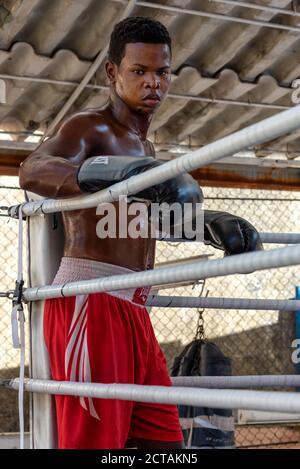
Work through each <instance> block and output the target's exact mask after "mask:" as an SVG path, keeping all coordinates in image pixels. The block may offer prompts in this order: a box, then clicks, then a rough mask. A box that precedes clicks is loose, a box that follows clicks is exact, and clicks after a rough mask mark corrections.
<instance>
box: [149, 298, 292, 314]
mask: <svg viewBox="0 0 300 469" xmlns="http://www.w3.org/2000/svg"><path fill="white" fill-rule="evenodd" d="M146 306H151V307H160V308H207V309H209V308H211V309H249V310H274V311H297V310H300V300H270V299H267V300H261V299H256V298H217V297H216V298H214V297H208V298H207V297H190V296H167V295H151V294H150V295H149V296H148V300H147V302H146Z"/></svg>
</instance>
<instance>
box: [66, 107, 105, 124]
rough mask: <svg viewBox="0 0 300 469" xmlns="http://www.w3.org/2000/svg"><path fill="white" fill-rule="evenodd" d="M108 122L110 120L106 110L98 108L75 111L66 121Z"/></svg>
mask: <svg viewBox="0 0 300 469" xmlns="http://www.w3.org/2000/svg"><path fill="white" fill-rule="evenodd" d="M96 121H99V122H106V121H108V116H107V113H106V111H105V109H103V110H97V109H93V108H91V109H84V110H83V111H78V112H74V113H73V114H70V115H69V116H68V117H67V118H66V119H65V121H64V122H69V123H72V122H96Z"/></svg>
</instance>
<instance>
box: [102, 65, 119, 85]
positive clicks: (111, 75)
mask: <svg viewBox="0 0 300 469" xmlns="http://www.w3.org/2000/svg"><path fill="white" fill-rule="evenodd" d="M105 70H106V75H107V77H108V79H109V82H110V84H111V85H113V84H114V83H115V82H116V73H117V65H116V64H114V63H113V62H109V61H108V62H106V64H105Z"/></svg>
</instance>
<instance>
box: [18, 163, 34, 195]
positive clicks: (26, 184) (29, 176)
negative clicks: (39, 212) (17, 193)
mask: <svg viewBox="0 0 300 469" xmlns="http://www.w3.org/2000/svg"><path fill="white" fill-rule="evenodd" d="M34 184H35V172H34V170H33V166H32V164H30V163H29V161H28V159H26V160H25V161H23V162H22V163H21V165H20V167H19V185H20V187H21V189H24V190H31V189H33V186H34Z"/></svg>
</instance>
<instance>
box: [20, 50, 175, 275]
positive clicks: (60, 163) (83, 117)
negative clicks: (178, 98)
mask: <svg viewBox="0 0 300 469" xmlns="http://www.w3.org/2000/svg"><path fill="white" fill-rule="evenodd" d="M170 59H171V58H170V52H169V48H168V46H167V45H165V44H144V43H134V44H127V45H126V49H125V56H124V57H123V59H122V61H121V64H120V66H119V67H118V66H116V65H115V64H112V63H110V62H108V63H107V64H106V72H107V76H108V78H109V80H110V85H111V90H110V97H109V103H108V106H107V107H106V108H105V109H102V110H98V109H89V110H86V111H83V112H80V113H77V114H74V115H73V116H71V117H70V118H68V120H66V121H65V122H64V123H63V125H62V126H61V127H60V129H59V130H58V132H57V133H56V134H55V135H54V136H53V137H51V138H49V139H48V140H46V141H45V142H43V143H42V144H41V145H40V146H39V147H38V148H37V150H36V151H34V152H33V153H32V154H31V155H30V156H29V157H28V158H27V159H26V160H25V161H24V163H23V164H22V165H21V168H20V185H21V187H22V188H23V189H28V190H30V191H32V192H35V193H38V194H40V195H42V196H45V197H60V198H62V197H66V196H67V197H70V196H73V195H80V193H81V192H80V189H79V188H78V186H77V182H76V174H77V171H78V167H79V165H80V164H81V163H82V162H83V161H84V160H85V159H86V158H88V157H90V156H96V155H131V156H137V157H140V156H155V152H154V147H153V145H152V143H151V142H150V141H148V140H147V139H146V135H147V131H148V127H149V125H150V123H151V119H152V117H153V114H154V112H155V111H156V109H157V108H158V107H159V105H160V104H161V101H162V100H163V98H164V97H165V95H166V93H167V91H168V89H169V85H170V76H171V73H170ZM149 95H150V96H152V95H153V96H152V97H153V98H155V96H156V98H157V99H150V98H148V96H149ZM147 98H148V99H147ZM116 208H117V209H118V203H116ZM99 219H100V217H99V215H96V207H95V208H92V209H88V210H87V209H85V210H77V211H73V212H64V213H63V221H64V229H65V246H64V256H70V257H81V258H86V259H93V260H96V261H102V262H107V263H111V264H116V265H120V266H124V267H127V268H129V269H132V270H135V271H139V270H145V269H150V268H152V267H153V265H154V256H155V241H154V240H153V239H129V238H128V239H102V240H100V239H99V238H98V237H97V235H96V225H97V222H98V221H99ZM129 220H130V218H129Z"/></svg>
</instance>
